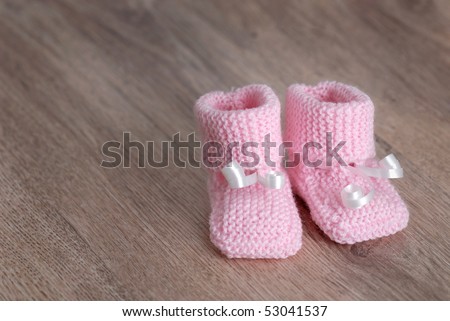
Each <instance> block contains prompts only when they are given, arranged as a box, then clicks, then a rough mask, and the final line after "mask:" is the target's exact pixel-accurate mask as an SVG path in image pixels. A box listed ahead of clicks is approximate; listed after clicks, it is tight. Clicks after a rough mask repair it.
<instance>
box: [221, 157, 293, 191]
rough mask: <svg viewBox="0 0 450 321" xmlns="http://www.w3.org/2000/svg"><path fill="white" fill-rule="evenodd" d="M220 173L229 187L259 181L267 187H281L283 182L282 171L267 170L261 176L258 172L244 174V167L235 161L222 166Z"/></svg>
mask: <svg viewBox="0 0 450 321" xmlns="http://www.w3.org/2000/svg"><path fill="white" fill-rule="evenodd" d="M222 174H223V176H225V179H226V180H227V182H228V185H229V186H230V187H231V188H243V187H247V186H250V185H253V184H256V183H258V182H259V183H260V184H262V185H264V186H265V187H267V188H271V189H281V188H282V187H283V186H284V183H285V177H284V174H283V173H282V172H278V171H269V172H267V173H266V175H264V176H261V175H260V174H258V172H255V173H252V174H249V175H245V173H244V169H243V168H242V167H241V165H239V164H238V163H237V162H235V161H232V162H230V163H228V164H227V165H226V166H225V167H224V168H222Z"/></svg>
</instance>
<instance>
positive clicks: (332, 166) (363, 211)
mask: <svg viewBox="0 0 450 321" xmlns="http://www.w3.org/2000/svg"><path fill="white" fill-rule="evenodd" d="M373 121H374V106H373V103H372V101H371V100H370V98H369V97H368V96H367V95H366V94H364V93H363V92H361V91H360V90H358V89H357V88H355V87H352V86H348V85H345V84H341V83H337V82H322V83H319V84H318V85H317V86H306V85H299V84H295V85H292V86H290V87H289V89H288V91H287V97H286V133H285V137H284V138H285V142H292V143H293V147H292V148H291V149H290V151H289V155H290V159H291V160H294V157H295V155H294V153H300V154H301V155H300V160H301V161H300V162H298V161H297V162H295V161H294V162H293V163H292V164H287V167H288V169H287V171H288V174H289V178H290V180H291V183H292V186H293V190H294V192H295V193H297V194H299V195H301V196H302V197H303V199H304V200H305V201H306V202H307V204H308V206H309V208H310V211H311V216H312V219H313V220H314V222H315V223H316V224H317V225H318V226H319V227H320V228H321V229H322V230H323V231H324V232H325V234H326V235H328V236H329V237H330V238H331V239H332V240H334V241H336V242H338V243H347V244H353V243H356V242H361V241H365V240H369V239H375V238H378V237H382V236H386V235H390V234H393V233H396V232H397V231H400V230H401V229H403V228H405V227H406V225H407V223H408V217H409V215H408V210H407V208H406V206H405V203H404V202H403V201H402V199H401V198H400V196H399V195H398V193H397V192H396V190H395V189H394V187H393V186H392V185H391V183H390V182H389V180H388V179H389V178H399V177H401V176H402V175H403V170H402V169H401V167H400V164H399V163H398V161H397V160H396V158H395V157H394V156H393V155H392V154H391V155H389V156H388V157H386V158H385V159H383V160H381V161H378V160H377V159H376V158H375V144H374V136H373ZM327 133H328V134H327ZM327 141H328V148H327ZM341 142H342V143H341ZM344 142H345V143H344ZM327 149H328V152H327ZM336 154H337V155H336ZM327 155H328V164H327ZM298 156H299V155H297V157H298ZM331 156H335V157H331ZM339 156H340V159H339ZM330 160H332V162H330ZM342 161H343V162H342ZM297 163H299V165H298V166H296V167H294V166H295V165H296V164H297ZM346 164H348V166H345V165H346Z"/></svg>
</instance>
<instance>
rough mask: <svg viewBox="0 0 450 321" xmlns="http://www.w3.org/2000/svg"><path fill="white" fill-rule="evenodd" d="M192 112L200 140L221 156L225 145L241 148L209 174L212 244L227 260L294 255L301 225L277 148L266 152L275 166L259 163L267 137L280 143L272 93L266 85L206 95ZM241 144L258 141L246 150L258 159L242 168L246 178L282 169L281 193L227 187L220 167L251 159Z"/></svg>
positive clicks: (259, 187) (276, 106)
mask: <svg viewBox="0 0 450 321" xmlns="http://www.w3.org/2000/svg"><path fill="white" fill-rule="evenodd" d="M194 110H195V114H196V117H197V122H198V125H199V127H200V131H201V134H202V138H203V142H208V141H214V142H218V143H220V144H221V146H223V148H224V153H225V151H226V148H227V146H228V145H229V144H230V143H239V144H240V145H239V147H238V148H233V150H232V153H231V155H229V156H230V157H228V158H227V159H226V160H225V161H224V162H223V163H222V165H221V166H219V167H217V168H211V169H210V170H209V178H208V193H209V197H210V202H211V208H212V211H211V215H210V236H211V240H212V242H213V243H214V244H215V245H216V246H217V247H218V248H219V249H220V250H221V251H222V252H223V253H224V254H225V255H226V256H227V257H229V258H285V257H288V256H290V255H293V254H295V253H296V252H297V251H298V250H299V249H300V247H301V235H302V226H301V222H300V217H299V214H298V210H297V208H296V205H295V201H294V197H293V194H292V190H291V185H290V182H289V180H288V179H287V175H286V172H285V170H284V169H283V168H282V166H281V164H280V162H281V157H280V156H279V155H278V149H277V148H271V155H270V156H271V157H270V158H271V160H272V161H274V162H275V166H273V167H271V166H269V165H270V164H266V162H265V161H264V149H263V148H262V147H261V143H262V142H263V141H264V136H265V135H266V134H270V135H271V136H270V138H271V141H274V142H276V143H277V146H279V145H280V144H281V143H282V140H281V129H280V102H279V100H278V98H277V96H276V95H275V93H274V92H273V91H272V90H271V89H270V88H269V87H267V86H265V85H249V86H246V87H242V88H240V89H237V90H234V91H231V92H228V93H225V92H211V93H208V94H206V95H204V96H202V97H201V98H199V99H198V101H197V102H196V104H195V108H194ZM245 142H256V143H258V147H252V148H249V149H248V150H249V151H251V152H254V153H256V154H257V155H258V156H259V158H260V161H259V162H258V164H253V165H254V166H249V167H246V174H248V173H251V172H254V171H258V173H259V174H262V175H264V173H266V172H267V171H269V170H276V171H281V172H283V173H284V174H285V175H286V183H285V185H284V187H283V188H282V189H269V188H267V187H264V186H263V185H261V184H258V183H257V184H255V185H251V186H248V187H244V188H239V189H232V188H230V187H229V186H228V183H227V181H226V180H225V178H224V176H223V174H222V173H221V171H220V169H221V168H222V167H223V166H225V165H226V164H227V163H228V162H229V161H231V159H233V160H234V161H237V162H238V163H241V166H243V165H242V162H250V161H252V160H253V158H252V157H250V156H246V155H244V154H243V153H242V150H241V146H242V144H243V143H245ZM247 155H249V154H247ZM206 156H207V155H204V157H205V158H206Z"/></svg>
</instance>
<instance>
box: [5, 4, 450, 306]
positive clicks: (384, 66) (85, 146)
mask: <svg viewBox="0 0 450 321" xmlns="http://www.w3.org/2000/svg"><path fill="white" fill-rule="evenodd" d="M0 41H1V42H0V82H1V86H0V134H1V137H2V140H1V144H0V155H1V157H0V299H6V300H11V299H14V300H16V299H18V300H31V299H35V300H36V299H50V300H68V299H69V300H72V299H75V300H85V299H88V300H90V299H96V300H104V299H108V300H110V299H126V300H167V299H176V300H178V299H184V300H187V299H191V300H203V299H211V300H214V299H224V300H231V299H233V300H239V299H243V300H247V299H267V300H285V299H290V300H315V299H322V300H326V299H340V300H347V299H374V300H392V299H394V300H398V299H408V300H409V299H414V300H431V299H439V300H449V299H450V238H449V232H450V222H449V211H450V197H449V192H450V172H449V165H448V164H450V149H449V141H450V91H449V84H450V2H449V1H446V0H441V1H406V0H404V1H388V0H386V1H377V2H374V1H369V0H364V1H356V0H355V1H343V0H341V1H313V0H310V1H282V2H280V1H269V0H267V1H237V0H232V1H218V0H216V1H181V0H180V1H174V0H167V1H143V0H127V1H107V0H96V1H92V0H89V1H88V0H80V1H69V0H64V1H63V0H61V1H26V0H20V1H18V0H14V1H13V0H9V1H0ZM323 79H334V80H339V81H342V82H346V83H350V84H354V85H357V86H358V87H360V88H361V89H362V90H364V91H365V92H367V93H368V94H369V95H370V96H371V97H372V99H373V101H374V103H375V105H376V123H375V132H376V138H377V151H378V153H379V155H380V156H382V155H386V154H388V153H389V152H394V153H395V154H396V155H397V157H398V158H399V159H401V163H402V165H403V167H404V168H405V171H406V177H405V178H404V179H402V180H398V181H395V182H394V184H395V185H396V187H397V188H398V190H399V192H400V193H401V195H402V196H403V197H404V199H405V201H406V202H407V204H408V207H409V209H410V212H411V220H410V224H409V226H408V228H407V229H406V230H405V231H403V232H401V233H398V234H396V235H394V236H392V237H388V238H383V239H379V240H375V241H370V242H365V243H360V244H355V245H352V246H343V245H338V244H335V243H333V242H331V241H330V240H328V239H327V238H326V237H325V236H324V235H323V234H322V233H321V232H320V230H319V229H318V228H317V227H316V226H315V225H314V223H312V221H311V219H310V216H309V213H308V209H307V208H306V205H305V204H304V203H303V202H302V201H301V200H300V199H298V207H299V210H300V211H301V212H302V220H303V224H304V240H303V248H302V250H301V251H300V252H299V253H298V254H297V255H296V256H294V257H292V258H290V259H287V260H282V261H270V260H258V261H252V260H227V259H225V258H224V257H223V256H221V254H220V253H219V252H218V251H217V250H216V249H215V248H214V247H213V246H212V244H211V242H210V241H209V237H208V215H209V203H208V198H207V197H206V184H205V182H206V175H207V173H206V172H205V171H204V170H202V169H195V168H190V167H188V168H176V167H175V166H173V165H171V166H169V167H168V168H165V169H153V168H150V167H146V168H144V169H142V168H137V158H136V154H135V153H134V154H133V153H132V155H131V156H132V166H131V168H128V169H127V168H116V169H105V168H101V167H100V165H99V164H100V162H101V160H102V158H103V157H102V155H101V152H100V148H101V146H102V144H103V143H104V142H106V141H109V140H119V141H120V140H121V137H122V133H123V132H126V131H127V132H131V133H132V138H133V139H136V140H140V141H146V140H153V141H156V142H160V141H162V140H167V139H169V138H170V137H171V136H172V135H173V134H175V133H177V132H180V133H181V135H182V137H185V136H186V135H187V134H189V133H191V132H192V131H194V130H195V121H194V117H193V114H192V105H193V103H194V101H195V99H196V98H197V97H199V96H200V95H201V94H203V93H205V92H208V91H210V90H216V89H221V90H227V89H229V88H231V87H238V86H241V85H245V84H248V83H267V84H269V85H271V86H272V87H273V88H274V89H275V90H276V92H277V93H278V94H279V95H280V98H281V100H282V101H284V97H283V96H284V92H285V89H286V88H287V86H288V85H289V84H291V83H294V82H305V83H308V84H313V83H316V82H318V81H320V80H323Z"/></svg>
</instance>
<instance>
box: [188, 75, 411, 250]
mask: <svg viewBox="0 0 450 321" xmlns="http://www.w3.org/2000/svg"><path fill="white" fill-rule="evenodd" d="M194 109H195V114H196V117H197V120H198V124H199V127H200V131H201V134H202V139H203V142H215V143H214V144H215V145H214V146H215V147H214V148H213V150H214V151H215V152H217V149H220V148H219V147H217V143H219V144H220V146H222V147H223V148H224V149H227V150H228V151H229V152H228V153H224V154H225V158H226V159H227V160H226V161H224V162H222V163H221V164H220V165H219V166H213V167H211V168H210V169H209V172H210V175H209V178H208V193H209V197H210V202H211V208H212V212H211V215H210V232H211V240H212V242H213V243H214V244H215V245H216V246H217V247H218V248H219V249H220V251H221V252H222V253H224V254H225V255H226V256H227V257H229V258H286V257H288V256H291V255H294V254H295V253H296V252H297V251H298V250H299V249H300V248H301V245H302V224H301V220H300V216H299V211H298V209H297V207H296V204H295V200H294V196H293V193H292V192H294V193H295V194H297V195H300V196H301V197H302V198H303V199H304V200H305V201H306V203H307V204H308V207H309V209H310V211H311V217H312V219H313V220H314V222H315V223H316V224H317V225H318V226H319V228H320V229H321V230H322V231H323V232H324V233H325V234H326V235H327V236H328V237H329V238H331V239H332V240H334V241H335V242H338V243H343V244H353V243H356V242H362V241H366V240H370V239H375V238H379V237H383V236H387V235H390V234H393V233H396V232H397V231H400V230H402V229H403V228H405V227H406V225H407V223H408V218H409V214H408V210H407V207H406V206H405V203H404V202H403V201H402V199H401V198H400V196H399V195H398V193H397V192H396V190H395V189H394V187H393V186H392V184H391V183H390V182H389V181H388V179H386V178H373V177H365V176H364V175H358V174H357V173H355V172H353V171H351V170H349V167H352V166H353V168H357V167H358V166H365V167H366V168H367V167H368V168H375V169H376V168H377V167H378V166H379V162H378V160H377V159H376V155H375V144H374V134H373V129H374V127H373V126H374V125H373V122H374V106H373V103H372V101H371V99H370V98H369V97H368V96H367V95H366V94H364V93H363V92H361V91H360V90H359V89H357V88H355V87H352V86H349V85H345V84H342V83H337V82H322V83H319V84H318V85H317V86H306V85H301V84H294V85H291V86H290V87H289V88H288V90H287V96H286V126H285V132H284V136H282V133H281V125H280V121H281V119H280V118H281V117H280V102H279V99H278V97H277V96H276V94H275V93H274V92H273V90H272V89H271V88H270V87H268V86H266V85H249V86H245V87H242V88H239V89H237V90H233V91H231V92H219V91H216V92H211V93H208V94H205V95H203V96H202V97H200V98H199V99H198V100H197V102H196V104H195V108H194ZM327 133H331V135H332V136H331V137H332V140H333V143H334V144H337V143H338V142H341V141H342V142H345V143H344V145H343V146H342V148H341V149H340V150H339V152H338V153H339V156H340V157H341V158H342V159H343V160H344V161H345V162H346V164H350V165H351V166H341V164H339V163H338V162H336V161H335V160H334V161H333V162H332V164H331V166H324V164H325V157H326V148H325V146H326V145H327V137H328V136H329V135H330V134H327ZM267 134H270V140H271V141H272V142H275V143H276V147H272V148H270V149H269V151H270V154H268V155H265V151H267V148H264V147H263V146H262V144H261V143H262V142H264V141H265V137H266V135H267ZM328 140H329V138H328ZM246 142H257V143H259V144H258V146H253V145H252V146H250V148H247V150H246V151H247V152H245V151H244V150H243V149H241V146H242V144H244V143H246ZM283 142H285V145H284V146H285V147H287V148H286V150H288V155H289V158H290V159H291V160H293V159H294V158H295V155H294V154H295V153H298V154H299V155H300V157H301V159H302V161H300V162H299V163H298V165H296V166H290V167H288V166H283V157H284V156H283V155H282V153H280V149H279V146H280V145H281V144H282V143H283ZM287 142H291V145H288V144H286V143H287ZM310 142H313V143H314V145H313V146H312V147H311V148H309V149H308V159H307V161H308V164H309V165H307V164H305V163H306V162H305V161H304V159H303V158H302V151H304V149H303V147H304V146H305V144H308V143H310ZM236 143H238V144H239V146H238V147H235V148H231V149H229V148H228V147H227V146H230V144H235V146H236ZM317 143H318V144H320V145H318V144H317ZM211 146H213V145H211ZM320 147H322V148H320ZM333 147H334V146H333ZM250 152H251V153H250ZM266 154H267V152H266ZM211 155H214V153H209V154H207V155H203V156H204V160H207V161H209V162H210V164H211ZM255 155H257V156H258V157H259V159H260V161H259V162H258V163H255V162H254V160H255ZM267 156H270V160H271V162H267V161H265V159H267ZM297 157H298V156H297ZM316 160H322V165H321V166H311V163H312V164H316V163H315V161H316ZM231 161H233V164H234V165H236V164H239V165H238V168H234V170H235V171H236V170H237V171H239V168H240V170H242V169H244V170H245V175H247V178H250V176H253V177H252V178H255V177H256V176H257V177H259V178H265V177H268V176H270V175H271V177H272V178H274V173H277V174H275V176H277V175H278V176H280V175H281V176H285V177H286V180H285V181H284V184H282V185H280V186H278V187H275V188H273V186H272V187H271V186H267V185H266V184H264V181H263V180H256V182H255V180H254V181H253V183H252V184H247V185H246V184H245V183H244V184H243V185H241V186H240V188H238V187H236V186H232V184H230V180H229V179H227V177H226V175H225V174H226V172H225V171H224V168H226V167H227V166H228V167H229V166H230V163H229V162H231ZM252 162H253V163H252ZM244 165H247V166H244ZM369 170H370V169H369ZM255 175H256V176H255ZM349 184H355V185H357V186H359V187H360V188H361V189H362V190H363V191H364V193H366V192H367V191H369V190H372V191H373V192H374V193H373V195H369V196H371V197H372V198H371V199H370V201H369V202H367V203H366V204H364V205H363V206H361V207H358V208H350V207H348V206H345V204H344V202H343V199H342V191H343V189H344V188H345V187H346V186H348V185H349ZM347 192H349V193H350V196H352V193H353V192H354V191H352V190H350V191H347ZM353 196H355V195H353Z"/></svg>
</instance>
